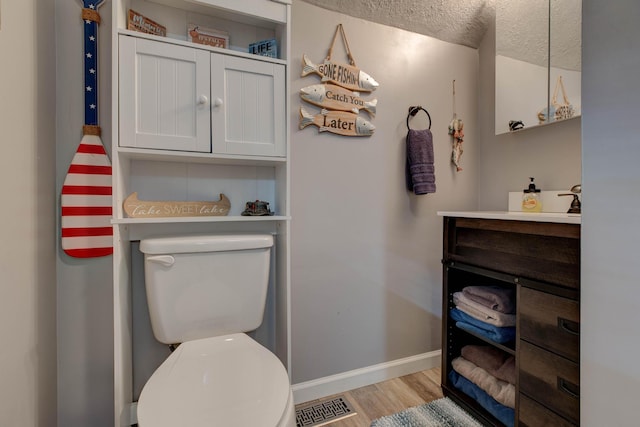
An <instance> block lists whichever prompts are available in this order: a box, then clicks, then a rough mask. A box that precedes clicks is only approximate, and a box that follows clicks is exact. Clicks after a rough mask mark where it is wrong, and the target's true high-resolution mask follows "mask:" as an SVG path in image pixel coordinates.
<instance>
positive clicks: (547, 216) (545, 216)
mask: <svg viewBox="0 0 640 427" xmlns="http://www.w3.org/2000/svg"><path fill="white" fill-rule="evenodd" d="M438 216H451V217H457V218H484V219H503V220H507V221H536V222H560V223H565V224H580V222H581V215H580V214H568V213H555V212H540V213H529V212H509V211H438Z"/></svg>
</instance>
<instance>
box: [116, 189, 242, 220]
mask: <svg viewBox="0 0 640 427" xmlns="http://www.w3.org/2000/svg"><path fill="white" fill-rule="evenodd" d="M229 209H231V202H230V201H229V198H227V196H225V195H224V194H222V193H221V194H220V200H218V201H217V202H215V201H212V202H209V201H207V202H167V201H154V202H151V201H144V200H138V193H131V194H130V195H129V197H127V198H126V199H125V201H124V211H125V212H126V213H127V216H129V218H161V217H183V216H225V215H227V214H228V213H229Z"/></svg>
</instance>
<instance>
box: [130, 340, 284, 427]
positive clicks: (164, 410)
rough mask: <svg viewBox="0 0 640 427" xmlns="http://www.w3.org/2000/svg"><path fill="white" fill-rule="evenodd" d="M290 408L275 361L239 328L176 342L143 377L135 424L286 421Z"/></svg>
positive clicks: (162, 425) (281, 371) (270, 426)
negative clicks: (233, 331)
mask: <svg viewBox="0 0 640 427" xmlns="http://www.w3.org/2000/svg"><path fill="white" fill-rule="evenodd" d="M292 408H293V402H292V401H291V387H290V385H289V377H288V375H287V371H286V370H285V368H284V366H283V365H282V363H281V362H280V360H279V359H278V358H277V357H276V356H275V355H274V354H273V353H272V352H270V351H269V350H267V349H266V348H264V347H263V346H261V345H260V344H258V343H257V342H256V341H254V340H253V339H251V338H249V337H248V336H247V335H245V334H243V333H239V334H231V335H224V336H219V337H213V338H204V339H200V340H195V341H189V342H185V343H183V344H181V345H180V346H179V347H178V348H177V349H176V350H175V351H174V352H173V353H171V355H170V356H169V357H168V358H167V359H166V360H165V361H164V362H163V363H162V365H160V367H159V368H158V369H157V370H156V371H155V372H154V373H153V375H152V376H151V378H150V379H149V381H147V383H146V385H145V386H144V388H143V390H142V393H141V394H140V399H139V401H138V408H137V412H138V424H139V426H140V427H165V426H167V427H168V426H171V427H174V426H180V425H188V426H193V427H198V426H224V427H232V426H238V427H246V426H255V427H258V426H265V427H267V426H268V427H276V426H281V425H285V424H286V425H289V423H290V420H289V418H290V414H289V413H288V412H293V410H292ZM294 425H295V423H294Z"/></svg>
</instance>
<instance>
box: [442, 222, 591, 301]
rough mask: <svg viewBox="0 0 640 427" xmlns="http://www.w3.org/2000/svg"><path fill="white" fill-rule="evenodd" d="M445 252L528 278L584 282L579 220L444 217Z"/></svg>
mask: <svg viewBox="0 0 640 427" xmlns="http://www.w3.org/2000/svg"><path fill="white" fill-rule="evenodd" d="M444 237H445V238H444V248H443V249H444V256H445V259H446V260H447V261H454V262H462V263H465V264H470V265H475V266H479V267H482V268H487V269H490V270H495V271H498V272H501V273H505V274H509V275H512V276H516V277H519V278H526V279H528V280H536V281H540V282H545V283H550V284H555V285H560V286H564V287H566V288H569V289H573V290H575V289H579V288H580V225H579V224H560V223H544V222H533V221H501V220H495V219H481V218H452V217H447V218H445V236H444Z"/></svg>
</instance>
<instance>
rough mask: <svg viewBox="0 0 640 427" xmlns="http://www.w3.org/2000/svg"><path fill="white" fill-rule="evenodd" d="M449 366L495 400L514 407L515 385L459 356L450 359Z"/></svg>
mask: <svg viewBox="0 0 640 427" xmlns="http://www.w3.org/2000/svg"><path fill="white" fill-rule="evenodd" d="M451 367H452V368H453V369H454V370H455V371H456V372H457V373H459V374H460V375H462V376H463V377H465V378H466V379H468V380H469V381H471V382H472V383H474V384H475V385H477V386H478V387H480V388H481V389H482V390H484V391H485V392H486V393H487V394H488V395H489V396H491V397H493V398H494V399H495V400H496V402H498V403H502V404H503V405H505V406H508V407H509V408H515V407H516V387H515V386H514V385H513V384H509V383H508V382H506V381H502V380H499V379H497V378H496V377H494V376H493V375H491V374H490V373H488V372H487V371H485V370H484V369H482V368H481V367H479V366H477V365H476V364H474V363H472V362H469V361H468V360H467V359H465V358H464V357H462V356H460V357H457V358H455V359H453V360H452V361H451Z"/></svg>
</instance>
